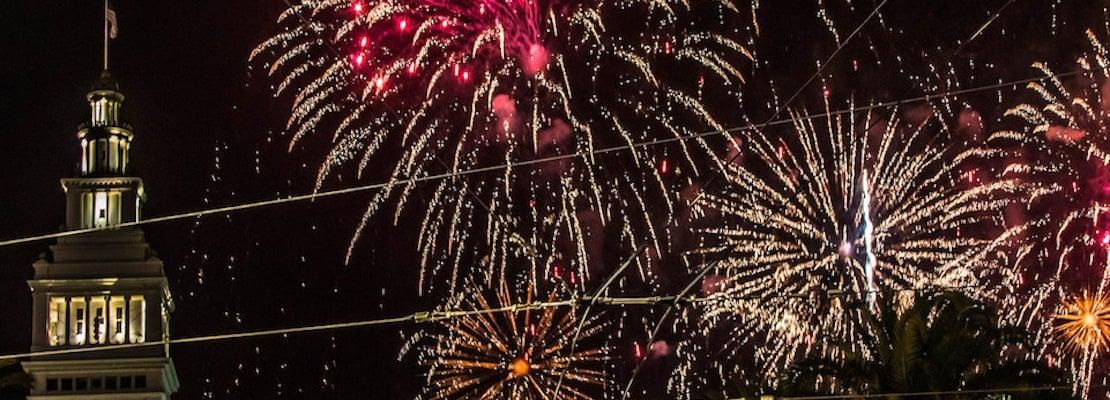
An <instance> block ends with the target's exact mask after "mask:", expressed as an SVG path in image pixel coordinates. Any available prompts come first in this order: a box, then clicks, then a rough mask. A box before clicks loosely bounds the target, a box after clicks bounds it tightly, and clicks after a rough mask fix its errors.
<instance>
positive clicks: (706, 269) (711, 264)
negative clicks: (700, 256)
mask: <svg viewBox="0 0 1110 400" xmlns="http://www.w3.org/2000/svg"><path fill="white" fill-rule="evenodd" d="M1013 2H1014V0H1009V1H1007V2H1006V4H1004V5H1002V7H1001V8H999V9H998V10H997V11H996V12H995V13H994V15H992V16H991V17H990V18H989V19H987V21H986V22H984V23H983V24H982V25H981V26H980V27H979V29H978V30H976V31H975V33H974V34H972V36H971V38H970V39H968V40H967V41H964V42H963V43H960V45H959V46H957V47H956V49H955V51H953V52H952V53H951V54H950V55H949V57H948V58H954V57H955V56H956V55H958V54H960V53H961V52H962V51H963V50H964V49H965V48H966V47H967V45H968V44H969V43H971V42H972V41H974V40H975V38H977V37H978V36H979V35H980V34H981V33H982V32H983V31H984V30H986V28H987V27H988V26H990V25H991V24H992V23H993V22H994V20H995V19H996V18H998V15H1000V14H1001V13H1002V11H1004V10H1006V8H1008V7H1009V6H1010V4H1012V3H1013ZM886 3H887V0H883V1H882V2H880V3H879V4H877V5H876V6H875V8H874V9H873V10H871V12H870V13H869V14H868V15H867V18H865V19H864V20H863V22H861V23H860V24H859V25H858V26H856V29H855V30H853V31H852V34H851V35H850V36H848V39H847V40H845V41H844V43H841V44H840V45H839V46H837V48H836V50H835V51H833V53H832V55H830V56H829V57H828V59H827V60H826V62H825V63H824V64H822V65H821V66H820V68H818V70H817V72H816V73H814V74H813V76H811V77H810V78H809V80H807V81H806V83H805V84H803V85H802V87H800V88H798V90H797V91H795V92H794V95H793V96H791V97H790V99H789V100H787V101H786V103H784V104H783V105H782V106H780V107H778V108H777V109H776V111H775V113H774V115H772V116H771V118H769V119H768V120H767V123H769V122H770V121H771V119H774V118H775V117H777V116H778V115H779V113H781V112H782V111H783V109H785V108H786V107H787V106H789V105H790V103H791V102H792V101H793V100H794V99H795V98H796V97H797V96H798V95H799V94H800V93H801V92H802V91H803V90H804V89H805V88H806V87H807V86H809V83H810V82H812V81H813V79H814V78H816V77H817V76H818V75H821V73H822V72H824V70H825V67H827V66H828V65H829V63H831V62H832V60H833V59H834V58H835V57H836V55H837V54H839V53H840V50H841V49H843V48H844V46H845V45H846V44H847V42H849V41H851V40H852V38H854V37H855V36H856V35H857V34H858V33H859V32H860V31H861V30H862V29H863V27H864V26H865V25H866V24H867V23H868V22H869V21H871V18H873V17H875V15H877V14H878V13H879V10H880V9H881V8H882V7H883V6H884V5H886ZM884 32H885V31H884ZM899 97H901V95H899ZM904 102H905V100H901V101H898V102H896V103H895V104H894V107H895V108H897V107H898V106H900V105H901V104H903V103H904ZM877 123H878V120H876V121H875V122H873V123H872V124H871V126H869V127H867V129H865V130H864V131H870V130H871V128H872V127H874V126H875V124H877ZM739 155H740V153H737V154H736V155H734V156H733V157H731V158H730V159H729V162H732V160H733V159H734V158H735V157H738V156H739ZM719 178H720V175H715V176H713V177H712V178H711V179H710V180H709V182H708V183H706V184H705V186H704V187H703V188H702V189H701V190H700V191H699V193H698V195H697V196H696V197H695V198H694V201H693V202H692V203H697V202H698V200H700V199H701V197H702V195H704V194H705V188H708V187H710V186H712V185H713V183H715V182H716V181H717V180H718V179H719ZM675 220H676V219H672V220H671V221H670V222H669V223H668V226H670V225H671V224H673V223H674V221H675ZM644 249H646V243H644V245H643V246H641V248H640V249H638V250H637V251H636V252H634V253H635V254H633V257H640V253H641V252H643V250H644ZM734 251H735V249H728V251H727V252H725V253H723V254H721V255H720V256H719V257H717V258H716V259H715V260H713V261H711V262H709V263H707V264H705V266H704V268H702V270H701V271H700V272H699V273H698V274H696V275H695V276H693V277H692V278H691V279H690V281H689V283H687V284H686V287H685V288H683V289H682V292H681V293H680V296H681V295H685V294H686V293H687V292H689V291H690V290H692V289H693V288H694V286H695V285H696V284H697V282H699V281H700V280H702V279H703V278H704V277H705V275H706V274H707V273H708V272H709V271H710V270H712V269H714V268H716V267H717V265H718V264H720V262H721V261H723V260H725V259H727V258H728V257H730V256H731V255H732V253H733V252H734ZM620 273H622V272H621V271H620V270H618V271H615V272H614V277H615V275H616V274H620ZM610 281H612V279H610ZM603 289H604V287H602V288H601V289H599V292H600V290H603ZM677 306H678V303H674V304H672V306H671V307H668V308H667V310H666V311H664V312H663V315H661V316H660V317H659V318H658V319H657V320H656V323H655V327H654V328H653V329H652V331H651V337H650V338H649V343H650V341H654V340H655V337H656V336H657V335H658V334H659V332H660V330H661V329H662V327H663V321H666V320H667V318H668V317H670V315H671V314H672V313H673V312H674V310H675V309H676V308H677ZM579 329H581V325H579ZM577 335H578V332H577V331H576V332H575V337H577ZM573 349H574V345H573V343H572V344H571V350H572V351H573ZM645 362H647V359H646V358H645V359H643V360H640V361H639V362H638V363H636V367H635V368H634V369H633V370H632V376H631V377H629V378H628V383H627V384H626V385H625V387H624V391H622V392H621V400H624V399H627V398H628V395H629V393H631V391H632V384H633V383H634V382H635V380H636V376H637V375H639V373H640V370H641V369H642V368H643V366H644V363H645ZM559 379H560V383H562V376H561V375H560V377H559ZM556 393H558V390H556Z"/></svg>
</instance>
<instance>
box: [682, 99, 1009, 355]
mask: <svg viewBox="0 0 1110 400" xmlns="http://www.w3.org/2000/svg"><path fill="white" fill-rule="evenodd" d="M852 108H854V105H853V107H852ZM828 110H829V105H828V102H827V101H826V103H825V111H826V112H827V111H828ZM826 115H827V116H820V117H809V116H807V115H806V114H805V113H804V112H801V113H794V114H793V115H792V117H793V118H794V120H795V121H796V122H795V124H794V127H793V128H794V129H793V130H792V132H787V133H785V134H782V135H776V134H774V133H769V132H767V133H763V132H757V133H755V134H753V135H752V137H751V139H750V140H748V142H750V143H748V144H747V146H746V147H747V148H746V149H745V154H744V156H745V159H744V162H743V165H734V166H732V167H731V168H730V170H729V171H728V172H729V175H728V181H727V184H728V185H729V186H728V187H727V188H725V189H723V190H721V191H719V192H715V193H707V194H706V195H705V196H704V197H703V199H702V200H701V201H700V203H699V204H697V207H698V209H697V212H698V213H699V215H700V216H701V217H702V218H701V219H702V220H703V221H704V222H703V223H704V225H703V226H704V228H701V229H700V233H701V237H702V243H701V244H700V247H699V248H698V249H696V250H694V251H692V252H691V253H689V254H688V256H689V257H691V258H692V259H694V260H698V259H703V260H714V259H716V258H717V257H719V256H721V255H724V259H723V261H721V262H720V263H719V264H718V266H719V268H720V270H721V271H722V272H721V274H722V275H723V276H722V277H720V278H721V284H720V289H719V290H718V291H717V292H716V294H715V295H713V296H712V297H713V298H715V299H717V301H714V302H710V303H707V304H708V306H707V310H706V312H707V315H708V318H709V319H710V321H709V322H707V323H706V324H705V325H706V329H717V328H716V327H719V326H722V324H718V323H716V322H715V321H714V320H718V319H724V320H729V321H732V322H735V323H734V324H726V325H723V326H728V327H729V328H728V329H733V330H735V332H733V333H732V334H731V335H730V337H733V338H737V339H734V340H736V341H738V343H737V344H742V343H743V342H744V341H748V340H752V339H749V338H759V337H765V338H766V339H765V340H766V343H764V344H765V345H763V346H756V349H755V350H754V351H755V356H756V358H757V360H759V362H760V363H761V364H762V365H763V367H764V373H765V374H767V375H774V374H775V373H776V371H777V368H779V367H780V366H781V365H783V364H785V363H787V362H789V361H790V360H793V359H796V358H797V357H800V356H803V355H805V354H806V353H811V352H816V353H825V352H836V351H838V350H839V349H840V348H841V347H840V346H838V345H835V344H831V343H832V342H840V343H849V344H851V343H859V342H860V340H859V339H861V338H863V337H864V336H866V335H868V333H867V332H866V331H864V329H862V328H860V327H859V326H858V324H856V323H855V322H854V321H858V318H859V315H858V313H859V308H858V307H856V306H855V304H856V303H858V302H859V300H864V299H866V300H865V301H868V302H870V301H872V300H874V299H875V297H876V296H877V294H878V293H877V292H878V291H882V290H898V289H913V288H922V287H938V286H939V287H972V286H974V287H982V289H976V290H974V296H976V297H977V298H994V297H997V296H998V294H997V292H998V291H999V290H1004V289H1002V288H1003V287H1005V286H1006V283H1007V281H1010V280H1013V277H1012V276H1010V275H1008V273H1009V272H1008V271H1006V270H1005V269H1003V268H1000V267H999V261H998V260H997V254H998V253H1000V252H1002V251H1003V249H1005V248H1008V246H1010V245H1012V243H1013V241H1014V240H1013V239H1014V238H1015V236H1016V235H1017V234H1018V233H1019V232H1021V230H1022V229H1023V227H1022V226H1013V227H1008V226H1007V223H1006V221H1005V220H1004V219H1003V218H1002V214H1003V211H1004V210H1005V209H1006V207H1008V206H1009V205H1011V204H1015V202H1016V201H1017V199H1018V198H1022V197H1023V196H1025V195H1027V193H1026V191H1027V187H1026V186H1025V185H1024V184H1023V183H1021V182H1020V181H1018V180H1016V179H1012V178H1006V177H1005V176H1004V174H1002V173H998V172H996V171H997V170H992V169H991V165H992V162H991V160H1004V159H1005V157H1006V154H1005V153H1004V152H1003V151H1001V150H994V149H988V148H983V147H976V146H974V145H971V146H965V145H963V144H962V143H959V142H957V141H956V140H954V139H951V138H946V137H943V132H942V129H941V126H940V124H938V123H937V121H936V119H934V118H929V119H926V120H925V121H923V122H921V123H920V125H917V124H909V123H905V122H904V121H901V120H899V118H897V117H896V116H880V115H877V114H873V113H871V112H866V113H865V112H859V113H849V114H847V115H830V114H826ZM703 257H704V258H703ZM703 262H710V261H703ZM993 283H1002V285H996V284H993ZM830 290H839V291H841V292H843V293H844V296H839V297H834V296H826V295H824V293H826V291H830ZM738 299H739V300H738ZM853 299H855V300H853ZM860 350H861V351H862V349H860Z"/></svg>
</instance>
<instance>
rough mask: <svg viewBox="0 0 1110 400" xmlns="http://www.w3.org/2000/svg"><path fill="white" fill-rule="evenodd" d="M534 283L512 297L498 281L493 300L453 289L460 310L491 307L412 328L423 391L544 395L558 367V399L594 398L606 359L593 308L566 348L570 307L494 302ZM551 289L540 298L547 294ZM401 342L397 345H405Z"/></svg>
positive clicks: (439, 395)
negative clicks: (430, 327)
mask: <svg viewBox="0 0 1110 400" xmlns="http://www.w3.org/2000/svg"><path fill="white" fill-rule="evenodd" d="M534 292H535V289H534V287H532V286H530V287H529V288H528V289H527V291H526V293H525V296H521V297H522V298H517V297H516V296H512V295H511V294H510V293H509V289H507V287H506V286H505V285H501V287H500V290H498V292H497V294H496V297H495V298H494V299H493V301H490V300H488V299H487V298H486V296H485V295H484V294H482V292H481V291H480V290H477V289H473V290H469V291H468V292H467V293H465V294H464V295H462V296H459V297H458V301H457V302H456V304H455V307H458V308H461V309H464V310H471V309H473V310H496V311H490V312H486V313H470V314H468V315H465V316H463V317H459V318H454V319H448V320H445V321H443V322H441V323H440V328H441V329H440V330H439V332H438V333H432V334H427V337H426V338H425V337H423V335H418V337H417V338H416V339H414V340H413V341H411V342H410V346H412V345H416V344H418V343H417V342H420V341H428V342H430V345H428V346H425V347H423V348H422V349H420V350H418V357H419V361H420V363H421V364H422V365H424V366H427V367H428V376H427V377H428V385H427V386H426V387H425V394H426V395H427V398H429V399H463V398H466V399H472V398H478V399H502V398H511V399H549V398H551V397H550V396H552V394H553V393H554V389H555V386H556V385H557V382H558V380H559V377H558V375H559V373H560V371H565V372H564V379H565V381H564V384H563V386H562V388H561V390H560V394H559V397H558V398H559V399H589V398H596V397H598V396H599V393H600V392H602V391H604V389H605V387H606V386H607V385H608V383H609V377H608V375H607V374H606V372H605V369H606V363H607V360H608V356H607V355H606V354H607V353H608V351H607V349H606V348H605V347H604V346H593V345H594V344H596V343H598V342H602V341H604V340H603V338H602V337H601V334H602V333H603V332H605V331H606V328H607V327H608V326H609V324H608V323H607V322H604V321H602V320H601V319H600V317H598V316H594V317H592V318H590V319H589V320H588V321H587V322H586V324H585V325H584V327H583V329H582V331H581V336H580V340H579V343H578V346H576V348H575V349H574V352H573V353H568V350H567V348H568V346H569V343H570V340H571V337H572V336H574V329H575V327H576V323H577V321H576V319H575V316H576V315H577V314H576V313H575V309H574V308H561V309H560V308H554V307H549V308H543V309H541V310H528V311H523V312H517V311H516V310H499V309H500V308H502V307H507V306H510V305H512V304H513V303H514V301H519V302H521V303H531V302H532V301H534V299H533V293H534ZM557 293H558V291H553V292H551V294H550V295H549V296H548V297H547V301H553V300H555V298H556V294H557ZM405 351H406V350H402V353H404V352H405Z"/></svg>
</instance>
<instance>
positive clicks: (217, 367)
mask: <svg viewBox="0 0 1110 400" xmlns="http://www.w3.org/2000/svg"><path fill="white" fill-rule="evenodd" d="M13 3H16V4H5V6H4V10H3V11H2V12H0V25H2V28H0V32H2V34H0V38H2V39H0V50H2V52H3V60H4V61H3V62H2V63H0V97H3V98H4V99H5V100H2V101H0V115H2V116H4V119H7V120H9V123H8V124H5V125H4V126H3V127H0V149H3V150H0V152H2V154H4V156H5V158H7V161H6V162H5V163H4V164H5V165H7V166H8V167H9V168H8V169H7V171H4V172H3V177H4V178H6V179H9V181H8V184H9V185H10V186H8V188H6V189H3V190H0V226H4V227H5V228H4V229H3V230H2V232H3V233H2V236H4V237H17V236H25V235H31V234H37V233H44V232H50V231H54V230H56V229H57V228H58V227H59V225H60V224H61V223H62V222H63V217H64V208H63V199H64V197H63V193H62V192H61V187H60V185H59V183H58V179H59V178H62V177H67V176H70V175H71V174H72V173H73V172H74V168H75V165H76V163H77V162H78V160H79V159H78V151H77V149H78V147H77V142H76V140H75V139H74V137H75V136H74V135H75V133H76V126H77V124H78V123H80V122H81V121H83V120H84V118H85V117H86V115H87V114H88V106H87V105H86V103H85V101H84V96H85V93H87V92H88V90H89V87H90V85H91V83H92V81H93V79H94V78H95V77H96V76H97V74H98V73H99V69H100V62H101V61H100V57H101V56H100V51H101V45H100V41H101V29H102V25H101V3H99V2H97V1H79V2H78V1H69V0H66V1H54V0H49V1H18V2H13ZM282 7H283V3H281V2H280V1H273V2H269V1H225V0H220V1H186V2H138V1H119V2H116V4H115V9H116V11H117V13H118V15H119V19H120V25H121V26H120V36H119V38H118V40H115V41H113V47H112V57H111V59H112V67H111V71H112V73H113V74H114V76H115V77H116V78H117V79H118V80H119V81H120V85H121V89H122V91H123V92H124V94H125V95H126V96H127V98H126V101H125V103H124V114H125V119H126V120H128V121H129V122H130V123H131V124H132V125H133V126H134V128H135V134H136V140H135V145H134V147H133V150H132V157H133V159H134V160H135V166H136V168H137V173H138V175H140V176H142V177H143V178H144V180H145V182H146V188H147V193H148V196H149V200H148V202H147V203H146V204H145V208H144V214H145V215H148V216H153V215H165V214H171V213H175V212H179V211H183V210H195V209H201V208H205V207H209V206H212V205H215V204H230V203H231V202H236V201H244V200H254V199H263V198H266V197H273V196H275V195H277V194H279V193H280V194H282V195H284V194H288V193H291V192H296V193H303V192H305V191H307V190H310V189H311V185H309V184H308V183H306V182H309V181H306V180H305V179H311V177H312V176H313V172H314V170H315V167H314V166H312V164H306V162H310V161H302V160H297V159H296V156H295V155H294V156H290V155H287V154H286V152H285V151H284V144H281V143H276V142H275V143H272V145H271V144H268V143H267V142H266V141H265V138H267V137H268V136H269V135H268V134H267V133H268V132H269V131H270V129H271V127H274V126H281V124H282V123H283V120H284V118H285V114H284V110H282V109H281V108H280V107H278V108H274V107H271V105H278V103H276V102H272V101H271V100H272V99H271V97H270V96H269V94H268V92H267V91H265V90H263V89H264V88H265V86H262V85H261V84H263V83H265V82H264V81H260V80H257V79H255V80H251V79H250V78H249V75H248V72H249V71H248V68H247V63H246V59H247V55H248V53H249V52H250V50H251V49H252V48H253V47H254V46H255V45H256V44H257V43H259V42H260V41H261V40H263V39H265V38H266V37H268V35H269V34H271V33H273V30H274V29H275V27H274V24H273V19H274V18H275V16H276V15H277V13H278V12H280V10H281V9H282ZM252 82H253V83H256V84H259V86H258V87H259V89H258V90H256V89H254V88H252V87H249V86H248V84H250V83H252ZM256 151H258V152H259V154H260V155H261V160H260V161H258V162H256V159H258V158H259V157H257V156H256V155H255V152H256ZM217 157H219V158H220V161H219V167H218V168H217V164H216V158H217ZM305 165H307V166H305ZM256 166H257V167H259V168H263V170H262V173H261V174H257V173H255V172H254V171H255V168H256ZM221 171H234V172H232V173H224V172H221ZM213 176H217V177H218V178H219V179H221V180H220V181H219V182H214V181H213V179H212V177H213ZM206 200H207V201H208V202H206ZM364 202H365V198H359V197H358V196H354V197H348V198H346V199H341V200H340V201H338V202H336V201H330V202H329V201H321V202H316V203H314V204H313V205H308V204H302V205H298V206H292V207H277V208H271V209H269V210H267V211H265V212H262V213H254V212H249V213H246V214H241V215H237V216H235V217H233V219H228V218H226V217H223V218H213V219H211V220H206V221H202V222H200V223H199V225H195V226H194V224H193V221H185V222H178V223H171V224H165V225H161V226H150V227H148V228H147V229H146V232H147V236H148V241H149V242H151V244H152V245H153V247H154V248H155V249H156V250H157V251H158V252H159V255H160V257H161V258H162V259H163V260H164V261H165V262H166V272H167V275H169V278H170V282H171V287H172V290H173V292H174V297H175V299H176V301H177V305H178V307H177V312H175V313H174V315H173V322H172V325H171V327H172V328H171V330H172V333H173V335H174V336H179V337H184V336H198V335H209V334H217V333H226V332H231V331H245V330H251V329H259V328H277V327H284V326H294V325H302V324H311V323H321V322H333V321H346V320H356V319H365V318H377V317H380V316H383V315H389V316H393V315H399V314H401V313H404V312H409V310H410V309H411V308H413V306H411V305H409V304H408V303H409V302H408V301H406V298H407V297H406V296H405V295H401V296H397V295H395V293H398V292H400V290H394V287H393V286H392V285H400V284H399V283H397V282H396V280H392V279H388V278H389V275H388V273H389V271H388V270H387V269H386V268H383V266H385V265H394V264H396V263H390V261H391V260H390V259H389V258H388V257H384V256H377V255H376V254H375V253H374V252H373V251H372V250H368V253H369V254H367V257H366V258H364V259H361V260H356V261H355V262H352V263H351V265H350V266H346V267H343V266H342V258H341V257H342V254H343V250H344V248H345V243H346V240H347V239H348V236H349V235H350V231H349V227H350V225H349V224H348V223H346V222H345V221H350V220H351V218H355V217H357V215H358V214H360V213H361V204H363V203H364ZM309 210H311V211H309ZM239 217H243V218H244V219H238V218H239ZM313 226H316V227H317V228H318V229H317V230H313ZM329 226H330V227H342V228H340V229H326V228H327V227H329ZM383 236H385V237H388V236H389V235H383ZM47 244H48V243H46V242H39V243H33V244H28V245H23V246H15V247H8V248H4V249H2V250H0V260H2V265H4V268H0V303H2V304H3V306H0V352H3V353H12V352H20V351H26V349H27V347H28V346H29V332H30V320H29V313H30V293H29V291H28V289H27V286H26V283H25V280H26V279H27V278H29V277H30V276H31V268H30V263H31V262H32V261H34V260H35V259H36V258H37V255H38V254H40V253H41V252H43V251H44V250H45V247H46V245H47ZM406 248H407V247H406ZM194 251H195V252H194ZM399 253H400V254H399ZM403 253H404V252H399V251H396V252H389V253H387V255H388V254H397V257H405V255H404V254H403ZM232 258H234V259H235V261H234V262H233V261H230V260H231V259H232ZM228 265H232V268H234V270H230V269H228ZM247 266H249V267H247ZM205 269H207V270H205ZM201 270H205V271H204V272H200V271H201ZM341 273H342V275H340V274H341ZM233 274H234V275H235V278H234V279H235V280H234V281H233V280H232V279H233V278H232V275H233ZM200 276H203V278H200ZM302 284H303V286H302ZM383 286H384V287H386V290H387V292H386V293H387V295H388V296H389V297H390V302H391V304H390V307H388V309H385V308H386V307H385V304H384V302H383V296H382V293H383V292H382V287H383ZM347 291H349V292H350V293H352V295H350V296H347V297H348V298H347V299H346V300H344V301H343V302H342V304H341V303H340V302H339V301H337V296H338V295H337V294H336V293H346V292H347ZM409 292H411V291H409ZM399 338H400V336H399V334H398V333H397V330H396V329H395V328H394V329H389V330H378V331H374V332H366V331H362V332H355V333H353V334H350V335H348V334H346V333H344V334H339V335H336V336H329V335H316V336H311V337H294V338H289V339H281V338H274V339H264V340H251V341H232V342H218V343H212V344H202V345H197V346H192V347H188V348H186V347H182V348H180V349H173V353H174V358H175V361H176V363H177V369H178V373H179V375H180V377H181V380H182V383H183V388H182V390H181V392H180V393H179V395H178V396H177V397H178V398H184V399H195V398H202V397H205V396H207V397H211V396H214V397H215V398H275V397H276V396H278V395H283V397H285V398H318V397H319V396H320V395H324V394H329V393H330V394H331V395H335V394H337V393H348V394H351V393H367V392H368V391H369V390H370V388H371V385H373V386H374V387H375V389H374V390H376V391H380V392H382V393H388V392H390V391H392V390H393V389H392V387H393V386H400V385H403V384H405V382H410V381H411V378H412V377H414V376H416V374H409V373H408V372H407V371H403V370H401V369H400V368H398V366H400V365H402V364H401V363H398V362H397V361H396V358H397V357H396V352H397V345H396V344H389V343H392V342H395V341H397V340H398V339H399ZM333 343H340V344H342V343H346V344H347V350H348V351H347V352H346V353H347V354H339V352H337V351H334V350H333V349H332V344H333ZM352 348H357V349H359V351H349V350H350V349H352ZM325 369H331V370H332V371H336V370H338V371H339V372H330V373H329V372H326V370H325ZM368 375H369V376H377V377H380V378H381V379H376V380H367V379H364V378H363V377H365V376H368ZM402 377H407V378H408V379H407V380H406V379H400V378H402ZM325 379H326V380H327V383H324V380H325ZM236 381H238V384H236ZM340 382H342V384H339V383H340ZM337 384H338V385H337ZM380 385H385V386H384V387H378V386H380ZM336 390H339V391H338V392H337V391H336ZM398 390H399V392H400V393H413V392H414V389H413V388H411V387H409V388H404V389H398ZM341 397H346V396H341Z"/></svg>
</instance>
